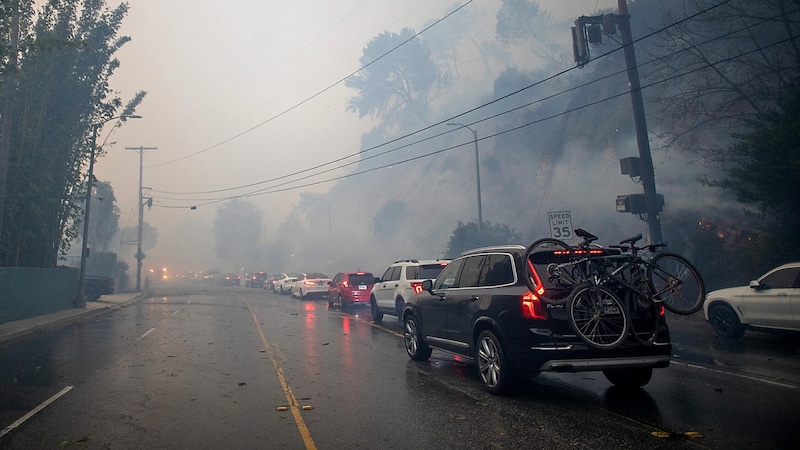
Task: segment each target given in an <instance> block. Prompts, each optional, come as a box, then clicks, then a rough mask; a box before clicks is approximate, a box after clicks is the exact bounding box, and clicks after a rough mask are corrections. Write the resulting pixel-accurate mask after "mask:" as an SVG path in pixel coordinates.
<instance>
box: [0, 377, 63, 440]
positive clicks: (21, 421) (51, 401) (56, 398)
mask: <svg viewBox="0 0 800 450" xmlns="http://www.w3.org/2000/svg"><path fill="white" fill-rule="evenodd" d="M72 388H73V386H67V387H65V388H64V389H62V390H61V391H60V392H59V393H58V394H56V395H54V396H52V397H50V398H48V399H47V400H45V401H44V403H42V404H41V405H39V406H37V407H36V408H33V409H32V410H31V411H30V412H29V413H28V414H25V415H24V416H22V417H20V418H19V419H17V421H16V422H14V423H12V424H11V425H9V426H7V427H5V428H4V429H3V431H2V432H0V437H3V436H5V435H6V433H8V432H10V431H11V430H13V429H14V428H17V427H18V426H20V425H22V424H23V423H25V421H26V420H28V419H30V418H31V417H33V416H34V415H35V414H36V413H38V412H39V411H41V410H43V409H45V408H46V407H47V405H49V404H50V403H53V402H54V401H56V400H58V398H59V397H61V396H62V395H64V394H66V393H67V392H69V391H71V390H72Z"/></svg>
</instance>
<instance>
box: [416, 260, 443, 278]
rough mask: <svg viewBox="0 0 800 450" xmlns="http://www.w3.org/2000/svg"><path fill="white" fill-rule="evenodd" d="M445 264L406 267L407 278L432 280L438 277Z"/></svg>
mask: <svg viewBox="0 0 800 450" xmlns="http://www.w3.org/2000/svg"><path fill="white" fill-rule="evenodd" d="M445 267H447V265H446V264H445V265H442V264H438V263H437V264H420V265H419V266H408V267H406V279H407V280H429V279H430V280H433V279H434V278H436V277H438V276H439V274H440V273H441V272H442V270H444V268H445Z"/></svg>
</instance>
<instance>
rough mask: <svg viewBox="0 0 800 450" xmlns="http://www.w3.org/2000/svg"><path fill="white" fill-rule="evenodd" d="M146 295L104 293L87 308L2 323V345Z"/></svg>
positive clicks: (0, 333) (100, 312) (87, 303)
mask: <svg viewBox="0 0 800 450" xmlns="http://www.w3.org/2000/svg"><path fill="white" fill-rule="evenodd" d="M145 295H146V294H145V293H144V292H138V293H137V292H126V293H122V294H114V295H104V296H102V297H100V300H98V301H96V302H86V308H72V309H66V310H63V311H58V312H54V313H52V314H45V315H43V316H36V317H31V318H29V319H23V320H15V321H11V322H5V323H0V345H1V344H5V343H7V342H11V341H14V340H16V339H19V338H22V337H24V336H27V335H29V334H32V333H36V332H37V331H46V330H50V329H54V328H58V327H60V326H63V325H66V324H68V323H70V322H75V321H78V320H81V319H85V318H88V317H92V316H94V315H98V314H102V313H104V312H106V311H108V310H110V309H116V308H121V307H123V306H125V305H127V304H129V303H132V302H133V301H135V300H137V299H139V298H143V297H144V296H145Z"/></svg>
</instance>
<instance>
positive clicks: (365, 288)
mask: <svg viewBox="0 0 800 450" xmlns="http://www.w3.org/2000/svg"><path fill="white" fill-rule="evenodd" d="M358 289H359V290H361V291H366V290H367V285H366V284H359V285H358Z"/></svg>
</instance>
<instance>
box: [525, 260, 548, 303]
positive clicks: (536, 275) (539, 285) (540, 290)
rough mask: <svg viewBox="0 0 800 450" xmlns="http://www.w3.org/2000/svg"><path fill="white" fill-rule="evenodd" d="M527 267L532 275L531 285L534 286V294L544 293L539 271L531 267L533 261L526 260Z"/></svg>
mask: <svg viewBox="0 0 800 450" xmlns="http://www.w3.org/2000/svg"><path fill="white" fill-rule="evenodd" d="M528 269H529V270H530V272H531V274H532V275H533V287H535V288H536V294H539V295H542V294H544V283H542V279H541V278H539V272H537V271H536V268H535V267H533V263H532V262H531V261H530V260H528ZM531 295H533V293H531ZM537 300H538V299H537Z"/></svg>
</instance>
